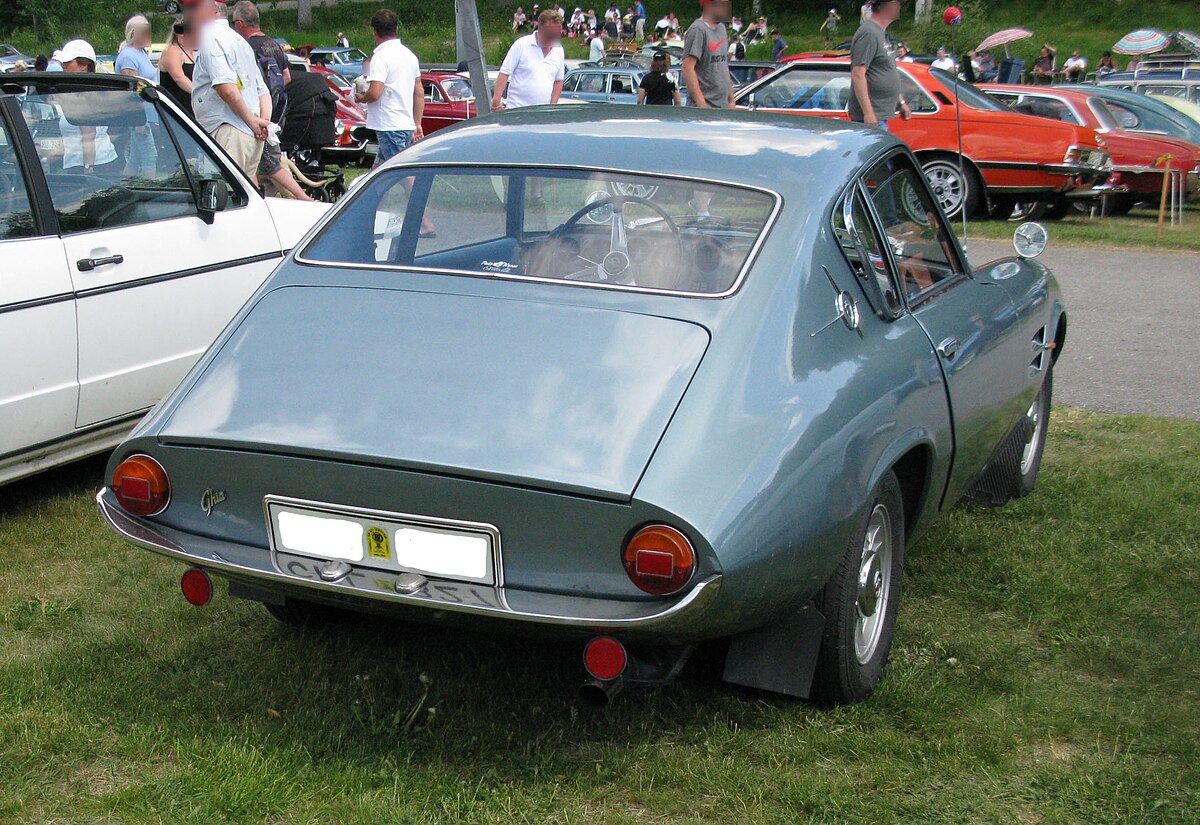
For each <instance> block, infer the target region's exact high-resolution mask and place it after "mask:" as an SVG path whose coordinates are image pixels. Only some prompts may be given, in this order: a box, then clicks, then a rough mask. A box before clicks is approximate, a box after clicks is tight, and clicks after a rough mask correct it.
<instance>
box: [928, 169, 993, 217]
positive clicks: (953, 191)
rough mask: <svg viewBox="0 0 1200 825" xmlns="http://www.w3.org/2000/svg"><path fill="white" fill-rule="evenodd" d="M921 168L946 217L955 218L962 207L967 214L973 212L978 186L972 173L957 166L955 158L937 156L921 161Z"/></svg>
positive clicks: (977, 195) (976, 200)
mask: <svg viewBox="0 0 1200 825" xmlns="http://www.w3.org/2000/svg"><path fill="white" fill-rule="evenodd" d="M921 169H922V170H923V171H924V172H925V177H926V179H927V180H928V181H929V187H930V189H932V190H933V198H934V200H936V201H937V202H938V205H939V206H941V207H942V211H943V212H945V213H946V217H947V218H951V219H953V218H957V217H958V216H959V215H961V214H962V211H963V209H966V210H967V214H968V215H973V214H974V213H975V207H976V206H977V205H978V203H979V192H978V187H977V186H976V185H975V176H974V173H973V172H972V171H971V170H970V169H968V168H966V167H964V168H961V169H960V168H959V165H958V159H957V158H946V157H937V158H932V159H930V160H925V161H922V163H921Z"/></svg>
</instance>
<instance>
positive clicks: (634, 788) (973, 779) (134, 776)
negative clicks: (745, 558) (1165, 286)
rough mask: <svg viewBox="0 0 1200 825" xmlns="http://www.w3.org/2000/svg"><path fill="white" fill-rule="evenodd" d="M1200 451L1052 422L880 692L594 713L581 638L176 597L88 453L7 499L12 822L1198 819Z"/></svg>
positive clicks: (1070, 420) (961, 545)
mask: <svg viewBox="0 0 1200 825" xmlns="http://www.w3.org/2000/svg"><path fill="white" fill-rule="evenodd" d="M1066 357H1068V358H1070V357H1078V356H1072V354H1071V352H1070V350H1068V351H1067V353H1066ZM1198 445H1200V424H1195V423H1187V422H1181V421H1170V420H1162V419H1151V418H1145V417H1116V416H1105V415H1097V414H1089V413H1082V412H1074V411H1065V410H1058V411H1056V418H1055V421H1054V425H1053V430H1052V433H1051V438H1050V441H1049V448H1048V451H1047V456H1046V462H1045V465H1044V467H1043V476H1042V479H1041V483H1040V484H1039V487H1038V490H1037V492H1036V493H1035V494H1034V495H1033V496H1032V497H1030V498H1028V499H1025V500H1023V501H1021V502H1019V503H1017V504H1015V505H1013V506H1010V507H1008V508H1006V509H1001V510H982V509H977V508H969V507H961V508H959V509H957V510H956V511H954V512H953V513H952V514H950V515H949V517H948V518H946V519H945V520H943V521H942V522H941V523H940V524H939V525H937V526H936V527H935V528H934V530H933V531H932V532H931V533H930V534H928V535H927V536H926V537H925V538H924V539H923V540H922V541H921V542H920V543H919V544H917V546H915V547H914V548H912V550H911V551H910V553H909V557H908V563H907V578H906V590H905V596H904V601H903V605H902V612H901V619H900V623H899V628H898V635H897V640H896V647H895V650H894V655H893V662H892V665H891V667H890V668H889V670H888V673H887V675H886V678H885V680H884V682H883V684H882V686H881V687H880V689H879V690H878V692H877V693H876V694H875V696H874V697H873V698H872V699H871V700H870V701H868V702H866V703H865V704H862V705H858V706H855V707H847V708H839V709H835V710H820V709H816V708H814V707H811V706H809V705H807V704H805V703H802V702H793V701H787V700H782V699H776V698H769V697H766V696H763V695H759V694H754V693H750V692H744V691H737V690H733V689H730V688H726V687H722V686H719V685H713V684H710V683H708V682H706V681H704V680H703V679H702V678H700V677H699V676H697V675H694V674H693V675H688V676H687V677H686V678H684V679H683V680H681V681H679V682H677V683H675V684H673V685H671V686H669V687H667V688H664V689H661V690H655V691H646V692H639V693H630V694H627V695H624V696H622V697H620V698H619V699H618V701H617V703H616V704H615V705H614V706H613V708H612V709H611V710H610V712H609V713H607V714H606V715H603V716H589V715H583V716H581V715H578V714H577V713H576V712H575V711H574V710H572V707H571V703H570V699H569V693H570V691H571V689H572V688H573V687H574V686H575V684H576V682H577V680H578V678H579V673H578V668H579V665H578V649H577V648H576V647H575V646H573V645H567V644H558V643H549V642H541V641H530V640H520V639H514V638H507V637H502V636H489V635H482V634H479V633H468V632H465V631H455V630H449V629H429V628H423V627H417V626H408V625H402V624H393V623H388V622H384V621H381V620H377V621H374V622H370V623H367V624H364V625H363V626H362V627H359V628H357V629H342V630H340V631H337V632H327V633H310V634H303V633H297V632H294V631H290V630H287V629H285V628H283V627H282V626H279V625H277V624H276V623H275V622H274V621H273V620H271V619H269V618H268V617H267V616H266V614H265V613H264V612H263V611H262V609H261V608H259V607H257V606H255V605H253V604H248V603H244V602H239V601H234V600H230V599H228V598H225V597H224V596H223V595H222V596H221V597H220V598H218V599H217V600H216V601H215V602H214V604H213V605H212V606H210V607H209V608H206V609H203V610H198V609H195V608H191V607H189V606H188V605H187V604H185V603H184V601H183V599H182V598H181V597H180V596H179V594H178V588H177V576H178V574H179V572H180V568H179V567H178V566H177V565H174V564H172V563H169V562H167V561H165V560H163V559H160V558H158V557H156V556H153V555H151V554H149V553H147V552H145V551H142V550H137V549H134V548H132V547H129V546H127V545H125V544H123V543H122V542H120V541H118V540H117V539H116V538H115V537H114V536H112V535H111V534H110V533H109V532H108V531H107V530H105V529H104V528H103V527H102V526H101V524H100V521H99V518H98V516H97V515H96V513H95V512H94V509H93V505H92V503H91V496H90V493H91V491H92V490H93V489H94V488H95V487H96V486H97V485H98V484H99V478H100V475H101V470H102V464H101V463H100V462H98V461H92V462H87V463H84V464H81V465H76V466H74V467H71V468H68V469H66V470H62V471H57V472H53V473H49V474H46V475H43V476H41V477H39V478H37V479H35V480H33V481H30V482H23V483H20V484H18V485H15V486H14V487H10V488H6V490H5V498H4V500H3V502H2V503H0V552H2V553H3V557H4V562H5V563H4V564H3V565H2V566H0V709H2V712H0V789H3V790H2V792H0V822H6V823H7V822H13V823H17V822H20V823H33V822H71V823H90V822H121V823H152V822H153V823H157V822H170V823H191V822H195V823H212V822H236V823H283V822H286V823H310V822H311V823H318V822H319V823H335V822H336V823H360V822H361V823H381V822H388V823H409V822H412V823H417V822H430V823H433V822H470V823H484V822H503V823H511V822H559V823H614V824H615V823H634V822H654V823H677V822H680V823H681V822H712V823H731V822H739V823H740V822H755V823H759V822H761V823H789V824H790V823H796V822H827V823H858V822H862V823H871V825H875V823H916V822H919V823H953V825H964V824H965V823H1087V825H1094V824H1095V823H1133V822H1138V823H1194V822H1195V821H1196V818H1195V817H1196V811H1197V809H1198V808H1200V752H1198V751H1200V722H1198V720H1200V694H1198V692H1197V688H1196V684H1197V679H1198V677H1200V644H1198V643H1197V642H1198V640H1200V603H1198V601H1197V599H1196V592H1197V587H1200V547H1198V546H1197V542H1196V538H1195V537H1196V536H1197V535H1200V480H1198V478H1197V474H1196V466H1197V461H1198V460H1200V446H1198ZM421 674H426V680H425V681H430V682H431V683H430V684H428V685H426V684H424V683H423V681H422V679H421ZM430 709H434V711H433V712H432V713H431V712H430Z"/></svg>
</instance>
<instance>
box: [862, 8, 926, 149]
mask: <svg viewBox="0 0 1200 825" xmlns="http://www.w3.org/2000/svg"><path fill="white" fill-rule="evenodd" d="M867 5H868V6H870V8H871V16H870V18H868V19H867V20H864V21H863V23H862V25H861V26H859V27H858V31H856V32H855V33H854V40H853V41H851V43H850V88H851V90H852V91H853V94H852V95H851V96H850V106H849V109H850V119H851V120H853V121H855V122H857V123H866V124H867V125H869V126H879V127H881V128H883V129H887V128H888V127H887V122H888V121H889V120H891V119H892V118H893V117H895V116H896V107H897V104H898V105H899V107H900V117H902V118H903V119H904V120H908V119H909V118H910V117H912V111H911V110H910V109H909V108H908V104H907V103H906V102H905V101H904V98H903V97H901V95H900V70H899V68H897V66H896V58H895V57H893V56H892V53H891V52H890V51H888V42H887V27H888V26H890V25H891V24H892V23H894V22H895V21H896V19H897V18H898V17H899V16H900V0H871V2H869V3H868V4H867Z"/></svg>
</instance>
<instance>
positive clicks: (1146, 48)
mask: <svg viewBox="0 0 1200 825" xmlns="http://www.w3.org/2000/svg"><path fill="white" fill-rule="evenodd" d="M1170 42H1171V38H1170V37H1168V36H1167V35H1165V34H1163V33H1162V32H1160V31H1159V30H1158V29H1138V30H1137V31H1135V32H1130V33H1129V34H1127V35H1125V36H1124V37H1122V38H1121V39H1120V40H1118V41H1117V42H1116V45H1114V46H1113V48H1112V50H1113V51H1114V52H1116V53H1117V54H1154V53H1155V52H1161V51H1162V50H1163V49H1165V48H1166V47H1167V44H1168V43H1170Z"/></svg>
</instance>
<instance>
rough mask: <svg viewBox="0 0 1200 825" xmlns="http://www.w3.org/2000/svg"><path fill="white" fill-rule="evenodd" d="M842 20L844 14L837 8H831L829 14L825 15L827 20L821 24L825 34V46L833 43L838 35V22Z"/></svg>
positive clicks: (822, 31)
mask: <svg viewBox="0 0 1200 825" xmlns="http://www.w3.org/2000/svg"><path fill="white" fill-rule="evenodd" d="M840 22H842V16H841V15H840V14H838V10H837V9H830V10H829V14H827V15H825V22H824V23H822V24H821V29H820V33H821V34H823V35H825V47H826V48H828V47H829V46H832V45H833V39H834V38H835V37H837V30H838V23H840Z"/></svg>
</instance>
